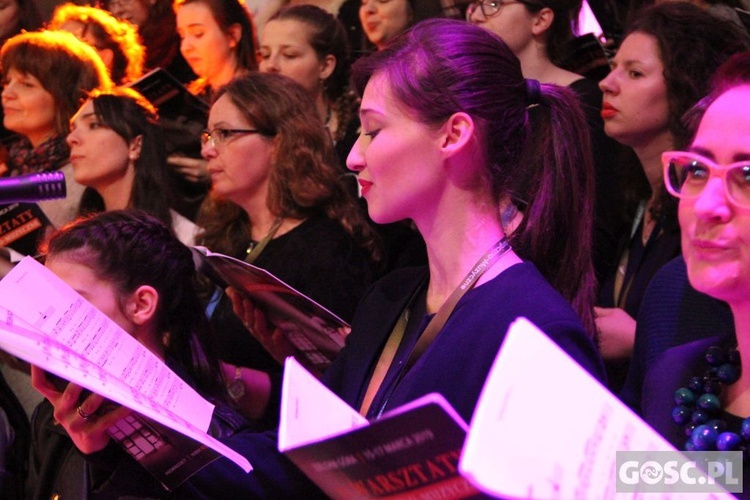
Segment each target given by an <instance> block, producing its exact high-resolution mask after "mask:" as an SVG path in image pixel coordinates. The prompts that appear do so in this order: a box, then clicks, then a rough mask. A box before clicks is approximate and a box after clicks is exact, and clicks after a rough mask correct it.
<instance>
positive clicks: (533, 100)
mask: <svg viewBox="0 0 750 500" xmlns="http://www.w3.org/2000/svg"><path fill="white" fill-rule="evenodd" d="M541 97H542V85H541V84H540V83H539V80H534V79H533V78H527V79H526V105H527V106H536V105H537V104H539V102H540V100H541Z"/></svg>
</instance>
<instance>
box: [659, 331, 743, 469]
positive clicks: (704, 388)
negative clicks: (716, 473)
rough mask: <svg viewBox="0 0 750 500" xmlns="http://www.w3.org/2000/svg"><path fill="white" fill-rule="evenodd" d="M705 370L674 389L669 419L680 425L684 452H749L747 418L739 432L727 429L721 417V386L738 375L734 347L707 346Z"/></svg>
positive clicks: (739, 365) (738, 358) (738, 355)
mask: <svg viewBox="0 0 750 500" xmlns="http://www.w3.org/2000/svg"><path fill="white" fill-rule="evenodd" d="M705 360H706V363H707V364H708V369H707V370H706V372H705V373H704V375H703V376H702V377H692V378H691V379H690V380H689V382H688V385H687V387H681V388H679V389H677V390H676V391H675V394H674V402H675V404H676V405H677V406H675V408H674V409H673V410H672V420H674V422H675V423H676V424H677V425H680V426H684V428H685V435H686V436H687V437H688V438H689V439H688V440H687V442H686V443H685V446H684V448H685V450H686V451H712V450H719V451H737V450H742V451H743V453H744V454H745V455H750V418H746V419H744V420H743V421H742V425H741V428H740V433H739V434H737V433H736V432H732V431H728V430H727V423H726V421H725V420H724V418H723V416H722V409H721V399H720V398H719V396H720V395H721V389H722V386H723V385H731V384H733V383H735V382H737V380H739V378H740V374H741V373H742V366H741V363H740V353H739V352H738V351H737V349H736V348H731V349H729V350H725V349H723V348H721V347H719V346H711V347H709V348H708V350H707V351H706V355H705Z"/></svg>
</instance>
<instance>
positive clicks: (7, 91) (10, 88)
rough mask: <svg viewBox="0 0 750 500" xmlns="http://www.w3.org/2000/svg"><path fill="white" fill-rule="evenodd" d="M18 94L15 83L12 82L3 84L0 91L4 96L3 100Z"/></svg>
mask: <svg viewBox="0 0 750 500" xmlns="http://www.w3.org/2000/svg"><path fill="white" fill-rule="evenodd" d="M15 96H16V92H15V90H14V85H13V84H12V83H10V82H8V83H6V84H5V85H3V90H2V92H0V97H2V99H3V100H6V99H11V98H13V97H15Z"/></svg>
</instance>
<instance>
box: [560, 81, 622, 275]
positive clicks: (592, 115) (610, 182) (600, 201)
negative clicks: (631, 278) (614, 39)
mask: <svg viewBox="0 0 750 500" xmlns="http://www.w3.org/2000/svg"><path fill="white" fill-rule="evenodd" d="M569 87H570V89H571V90H572V91H573V92H575V93H576V95H577V96H578V99H579V100H580V103H581V106H582V107H583V111H584V113H585V115H586V121H587V122H588V125H589V135H590V138H591V150H592V155H593V159H594V181H595V187H596V198H595V200H594V228H593V231H594V232H593V245H592V256H593V259H594V270H595V271H596V277H597V280H598V281H599V282H600V283H601V281H602V280H603V279H604V278H605V277H606V276H608V275H609V274H611V273H612V272H613V270H614V269H615V267H616V266H617V249H618V244H619V242H620V241H621V240H622V239H623V238H627V235H628V231H629V230H630V226H629V224H628V220H627V206H626V200H625V196H624V191H623V186H622V184H621V182H620V177H619V176H620V172H619V171H618V163H619V160H620V158H621V156H622V148H623V146H622V145H620V143H618V142H617V141H615V140H614V139H612V138H611V137H609V136H608V135H607V134H605V133H604V121H603V120H602V117H601V109H602V91H601V90H600V89H599V85H598V84H597V83H596V82H595V81H594V80H590V79H588V78H581V79H580V80H576V81H575V82H573V83H571V84H570V85H569Z"/></svg>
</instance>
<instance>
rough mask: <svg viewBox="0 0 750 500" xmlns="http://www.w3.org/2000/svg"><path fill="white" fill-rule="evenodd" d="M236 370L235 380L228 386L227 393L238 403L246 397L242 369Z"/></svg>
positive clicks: (238, 367) (237, 368) (236, 368)
mask: <svg viewBox="0 0 750 500" xmlns="http://www.w3.org/2000/svg"><path fill="white" fill-rule="evenodd" d="M234 370H235V371H234V380H232V381H231V382H229V383H228V384H227V392H228V393H229V397H230V398H232V399H233V400H235V401H237V400H239V399H241V398H242V396H244V395H245V382H243V381H242V367H241V366H237V367H235V369H234Z"/></svg>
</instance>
